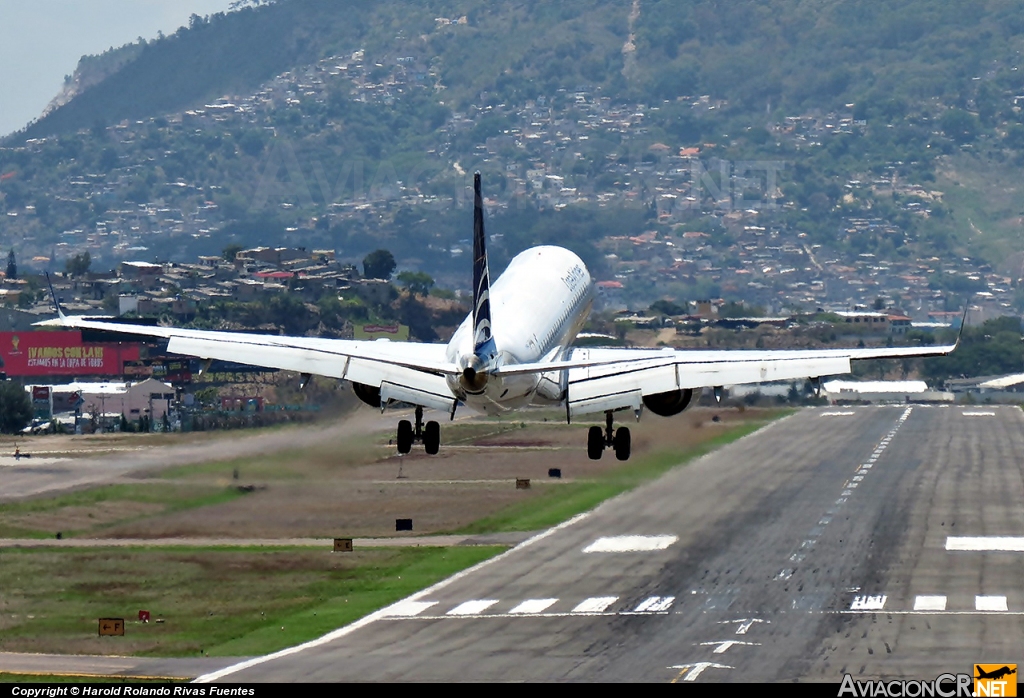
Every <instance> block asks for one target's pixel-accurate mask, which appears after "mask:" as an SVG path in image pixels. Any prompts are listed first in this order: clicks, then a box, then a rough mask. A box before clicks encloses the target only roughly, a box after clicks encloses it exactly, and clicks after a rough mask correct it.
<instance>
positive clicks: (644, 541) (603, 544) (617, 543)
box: [583, 536, 679, 553]
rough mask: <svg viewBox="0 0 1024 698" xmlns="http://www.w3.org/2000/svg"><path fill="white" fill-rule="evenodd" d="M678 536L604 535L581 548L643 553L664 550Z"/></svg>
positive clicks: (593, 550) (594, 550) (593, 551)
mask: <svg viewBox="0 0 1024 698" xmlns="http://www.w3.org/2000/svg"><path fill="white" fill-rule="evenodd" d="M677 540H679V536H604V537H601V538H598V539H597V540H595V541H594V542H593V543H591V544H590V545H588V546H587V547H585V548H584V549H583V552H585V553H643V552H651V551H655V550H664V549H665V548H667V547H668V546H670V545H672V544H673V543H675V542H676V541H677Z"/></svg>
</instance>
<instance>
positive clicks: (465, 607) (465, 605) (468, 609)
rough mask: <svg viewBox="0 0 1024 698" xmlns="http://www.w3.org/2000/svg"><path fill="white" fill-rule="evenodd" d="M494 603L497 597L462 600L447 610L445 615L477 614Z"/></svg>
mask: <svg viewBox="0 0 1024 698" xmlns="http://www.w3.org/2000/svg"><path fill="white" fill-rule="evenodd" d="M496 603H498V600H497V599H473V600H471V601H464V602H462V603H460V604H459V605H458V606H456V607H455V608H453V609H452V610H450V611H448V613H446V614H445V615H449V616H477V615H480V614H481V613H483V612H484V611H486V610H487V609H488V608H490V607H491V606H493V605H494V604H496Z"/></svg>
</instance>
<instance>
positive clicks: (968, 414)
mask: <svg viewBox="0 0 1024 698" xmlns="http://www.w3.org/2000/svg"><path fill="white" fill-rule="evenodd" d="M961 414H962V415H963V416H965V417H995V416H996V413H995V412H961Z"/></svg>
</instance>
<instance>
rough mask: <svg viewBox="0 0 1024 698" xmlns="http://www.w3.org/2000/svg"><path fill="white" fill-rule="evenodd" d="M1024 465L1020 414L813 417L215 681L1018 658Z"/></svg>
mask: <svg viewBox="0 0 1024 698" xmlns="http://www.w3.org/2000/svg"><path fill="white" fill-rule="evenodd" d="M1022 463H1024V414H1022V412H1021V411H1020V410H1019V409H1017V408H1015V407H985V408H975V407H965V406H949V407H928V406H917V405H915V406H904V405H901V406H882V407H849V408H818V409H809V410H804V411H801V412H799V413H797V414H796V415H794V416H792V417H789V418H787V419H784V420H782V421H780V422H777V423H774V424H772V425H770V426H768V427H766V428H765V429H763V430H761V431H760V432H758V433H756V434H754V435H752V436H750V437H747V438H745V439H742V440H740V441H738V442H735V443H733V444H731V445H729V446H726V447H724V448H722V449H720V450H718V451H716V452H714V453H712V454H709V455H708V456H706V457H704V458H702V459H700V460H698V461H696V462H693V463H691V464H689V465H687V466H685V467H682V468H677V469H675V470H674V471H672V472H670V473H669V474H668V475H666V476H665V477H663V478H661V479H660V480H658V481H657V482H654V483H651V484H650V485H647V486H645V487H643V488H640V489H638V490H636V491H634V492H631V493H628V494H626V495H623V496H621V497H618V498H616V499H614V500H612V501H610V502H607V503H605V504H604V505H602V506H600V507H598V508H597V509H596V510H594V511H593V512H591V513H590V514H588V515H584V516H581V517H577V519H575V520H573V521H571V522H568V523H567V524H564V525H562V526H560V527H558V528H556V529H553V530H552V531H549V532H546V533H545V534H542V535H541V536H538V537H536V538H534V539H531V540H530V541H527V542H526V543H524V544H522V545H520V546H519V547H517V548H514V549H513V550H511V551H509V552H508V553H506V554H504V555H502V556H500V557H499V558H495V559H494V560H492V561H489V562H487V563H483V564H482V565H480V566H478V567H477V568H474V569H472V570H470V571H468V572H466V573H464V574H462V575H458V576H456V577H455V578H452V579H450V580H446V581H445V582H442V583H441V584H439V585H437V586H435V587H433V588H431V589H428V590H426V591H424V592H421V593H420V594H417V595H415V596H414V597H410V599H407V600H405V601H404V602H400V603H399V604H396V605H395V606H392V607H390V608H388V609H384V610H383V611H380V612H378V613H376V614H374V615H373V616H370V617H368V618H367V619H364V620H363V621H360V622H359V623H357V624H355V625H354V626H349V627H348V628H344V629H341V630H339V631H336V632H335V633H332V634H331V635H330V636H327V637H326V638H322V639H320V640H317V641H314V642H312V643H307V645H306V646H302V647H299V648H293V649H291V650H286V651H285V652H283V653H278V654H277V655H271V656H270V657H264V658H257V659H254V660H249V661H248V662H246V663H245V664H242V665H237V666H236V667H234V668H228V669H226V670H223V671H219V672H214V673H212V674H208V675H206V676H205V677H202V678H203V680H223V681H230V682H235V681H300V682H306V681H395V680H408V681H523V680H526V681H652V682H670V681H680V682H688V681H695V682H703V681H713V682H729V681H792V680H815V681H821V680H824V681H834V682H838V681H840V680H841V679H842V677H843V675H844V674H845V673H850V674H852V675H853V676H854V678H859V679H864V678H871V677H886V678H888V677H892V678H897V677H899V678H922V679H930V678H934V677H935V676H937V675H938V674H940V673H943V672H953V673H956V672H969V671H971V669H972V666H971V665H972V664H973V663H975V662H991V663H995V662H1020V661H1021V660H1024V656H1022V655H1024V651H1022V649H1021V647H1022V644H1024V643H1022V642H1021V639H1022V630H1024V590H1022V589H1021V585H1022V580H1024V552H1021V551H1020V550H1015V549H1014V546H1015V545H1016V544H1017V543H1015V541H1017V542H1018V543H1019V545H1020V546H1021V547H1022V548H1024V540H1018V538H1019V537H1024V497H1022V494H1024V475H1022ZM992 536H999V537H1001V538H1000V539H999V540H995V539H993V538H991V537H992ZM964 537H969V538H964ZM1000 541H1001V542H1000ZM1007 541H1009V542H1007ZM947 547H949V548H950V549H947ZM986 547H1003V548H1007V549H1004V550H984V549H979V548H986ZM960 548H967V549H960Z"/></svg>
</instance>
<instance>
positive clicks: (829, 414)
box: [821, 412, 853, 417]
mask: <svg viewBox="0 0 1024 698" xmlns="http://www.w3.org/2000/svg"><path fill="white" fill-rule="evenodd" d="M852 414H853V412H822V413H821V416H822V417H849V416H851V415H852Z"/></svg>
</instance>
